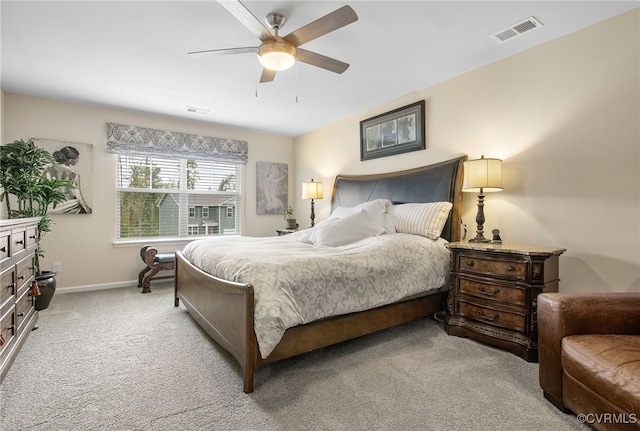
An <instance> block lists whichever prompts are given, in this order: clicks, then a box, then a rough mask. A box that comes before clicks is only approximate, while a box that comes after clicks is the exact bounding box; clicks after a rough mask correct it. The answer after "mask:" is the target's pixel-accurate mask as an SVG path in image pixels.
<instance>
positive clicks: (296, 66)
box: [294, 61, 298, 103]
mask: <svg viewBox="0 0 640 431" xmlns="http://www.w3.org/2000/svg"><path fill="white" fill-rule="evenodd" d="M294 67H295V68H296V103H298V62H297V61H296V64H295V66H294Z"/></svg>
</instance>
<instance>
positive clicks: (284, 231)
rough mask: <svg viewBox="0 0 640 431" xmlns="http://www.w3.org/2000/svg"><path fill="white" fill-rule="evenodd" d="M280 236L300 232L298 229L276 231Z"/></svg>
mask: <svg viewBox="0 0 640 431" xmlns="http://www.w3.org/2000/svg"><path fill="white" fill-rule="evenodd" d="M276 232H277V233H278V236H283V235H289V234H290V233H294V232H298V229H276Z"/></svg>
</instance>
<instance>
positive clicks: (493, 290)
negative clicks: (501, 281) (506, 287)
mask: <svg viewBox="0 0 640 431" xmlns="http://www.w3.org/2000/svg"><path fill="white" fill-rule="evenodd" d="M498 292H500V289H498V288H497V287H493V288H489V287H487V288H485V287H484V286H480V293H482V294H483V295H487V296H493V295H495V294H496V293H498Z"/></svg>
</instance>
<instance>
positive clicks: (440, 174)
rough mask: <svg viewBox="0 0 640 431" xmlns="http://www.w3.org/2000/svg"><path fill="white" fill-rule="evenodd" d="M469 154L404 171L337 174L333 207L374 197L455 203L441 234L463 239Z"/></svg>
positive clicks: (399, 200)
mask: <svg viewBox="0 0 640 431" xmlns="http://www.w3.org/2000/svg"><path fill="white" fill-rule="evenodd" d="M465 160H467V156H461V157H458V158H455V159H451V160H447V161H444V162H440V163H436V164H433V165H429V166H423V167H420V168H414V169H408V170H405V171H397V172H388V173H384V174H374V175H338V176H336V180H335V182H334V185H333V194H332V196H331V211H332V212H333V209H334V208H336V207H338V206H355V205H358V204H360V203H362V202H367V201H371V200H374V199H389V200H390V201H391V202H393V203H394V204H403V203H411V202H444V201H449V202H451V203H452V204H453V209H452V210H451V213H450V214H449V220H448V221H447V224H446V225H445V227H444V230H443V231H442V237H443V238H445V239H447V240H449V241H458V240H460V192H461V189H462V175H463V171H462V166H463V165H462V163H463V162H464V161H465Z"/></svg>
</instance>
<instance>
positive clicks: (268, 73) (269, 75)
mask: <svg viewBox="0 0 640 431" xmlns="http://www.w3.org/2000/svg"><path fill="white" fill-rule="evenodd" d="M275 77H276V71H275V70H270V69H267V68H266V67H265V68H263V69H262V75H261V76H260V82H261V83H263V82H271V81H273V80H274V78H275Z"/></svg>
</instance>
